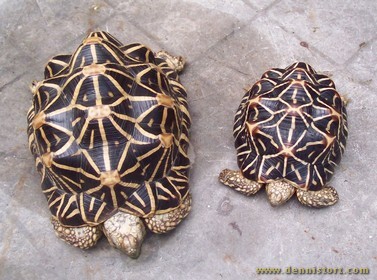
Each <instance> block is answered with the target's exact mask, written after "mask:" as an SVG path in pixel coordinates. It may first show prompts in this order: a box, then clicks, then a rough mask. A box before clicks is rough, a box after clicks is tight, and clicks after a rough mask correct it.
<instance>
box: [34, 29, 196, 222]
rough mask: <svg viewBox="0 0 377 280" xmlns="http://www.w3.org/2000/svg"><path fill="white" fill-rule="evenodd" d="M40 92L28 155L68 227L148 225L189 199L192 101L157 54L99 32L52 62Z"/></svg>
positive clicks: (38, 88)
mask: <svg viewBox="0 0 377 280" xmlns="http://www.w3.org/2000/svg"><path fill="white" fill-rule="evenodd" d="M32 91H33V95H34V96H33V105H32V107H31V109H30V110H29V112H28V117H27V119H28V135H29V146H30V149H31V151H32V154H33V155H34V157H35V161H36V166H37V169H38V171H39V172H40V174H41V175H42V183H41V184H42V189H43V192H44V194H45V195H46V197H47V200H48V205H49V208H50V210H51V212H52V215H53V216H54V217H56V218H57V219H58V220H59V222H60V223H61V224H63V225H66V226H82V225H97V224H100V223H102V222H104V221H105V220H107V219H108V218H109V217H111V216H112V215H113V214H114V213H115V212H117V211H124V212H127V213H131V214H133V215H136V216H139V217H144V218H147V217H151V216H153V215H154V214H156V213H165V212H169V211H171V210H172V209H174V208H177V207H179V206H180V204H181V202H182V200H183V199H184V198H185V197H186V196H187V195H188V191H189V189H188V170H189V159H188V157H187V153H186V152H187V148H188V129H189V126H190V116H189V113H188V109H187V101H186V97H187V96H186V92H185V89H184V87H183V86H182V85H181V84H180V82H179V80H178V75H177V73H176V72H175V71H174V69H172V68H171V67H169V65H168V63H167V62H166V61H165V60H163V59H160V58H157V57H155V55H154V53H153V52H152V51H151V50H150V49H149V48H147V47H146V46H144V45H141V44H130V45H126V46H124V45H122V44H121V43H120V42H119V41H118V40H117V39H115V38H114V37H113V36H111V35H110V34H108V33H106V32H93V33H91V34H90V35H89V36H88V37H87V38H86V39H85V40H84V41H83V43H82V44H81V45H80V46H79V47H78V48H77V50H76V51H75V52H74V53H73V54H72V55H60V56H57V57H54V58H53V59H52V60H51V61H50V62H49V63H48V64H47V66H46V69H45V79H44V80H43V81H41V82H38V83H35V84H34V85H33V86H32Z"/></svg>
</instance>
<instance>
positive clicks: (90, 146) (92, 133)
mask: <svg viewBox="0 0 377 280" xmlns="http://www.w3.org/2000/svg"><path fill="white" fill-rule="evenodd" d="M93 146H94V129H93V130H92V132H91V133H90V143H89V150H91V149H93Z"/></svg>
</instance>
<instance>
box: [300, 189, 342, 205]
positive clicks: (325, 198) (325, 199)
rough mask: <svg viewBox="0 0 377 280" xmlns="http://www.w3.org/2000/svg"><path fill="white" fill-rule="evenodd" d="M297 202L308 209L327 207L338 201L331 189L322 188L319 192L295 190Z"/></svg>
mask: <svg viewBox="0 0 377 280" xmlns="http://www.w3.org/2000/svg"><path fill="white" fill-rule="evenodd" d="M297 198H298V200H299V201H300V202H301V203H302V204H304V205H306V206H309V207H317V208H321V207H327V206H331V205H333V204H335V203H336V202H337V201H338V200H339V196H338V193H337V191H336V190H335V189H334V188H333V187H324V188H322V189H321V190H319V191H304V190H297Z"/></svg>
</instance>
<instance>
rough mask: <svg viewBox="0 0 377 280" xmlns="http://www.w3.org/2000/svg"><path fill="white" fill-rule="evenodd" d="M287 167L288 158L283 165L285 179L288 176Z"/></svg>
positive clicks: (285, 158)
mask: <svg viewBox="0 0 377 280" xmlns="http://www.w3.org/2000/svg"><path fill="white" fill-rule="evenodd" d="M287 165H288V158H287V157H284V165H283V177H284V178H285V177H286V176H287Z"/></svg>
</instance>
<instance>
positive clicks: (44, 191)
mask: <svg viewBox="0 0 377 280" xmlns="http://www.w3.org/2000/svg"><path fill="white" fill-rule="evenodd" d="M57 189H58V188H57V187H56V186H53V187H51V188H49V189H46V190H42V192H43V193H44V194H46V193H49V192H52V191H54V190H57Z"/></svg>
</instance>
